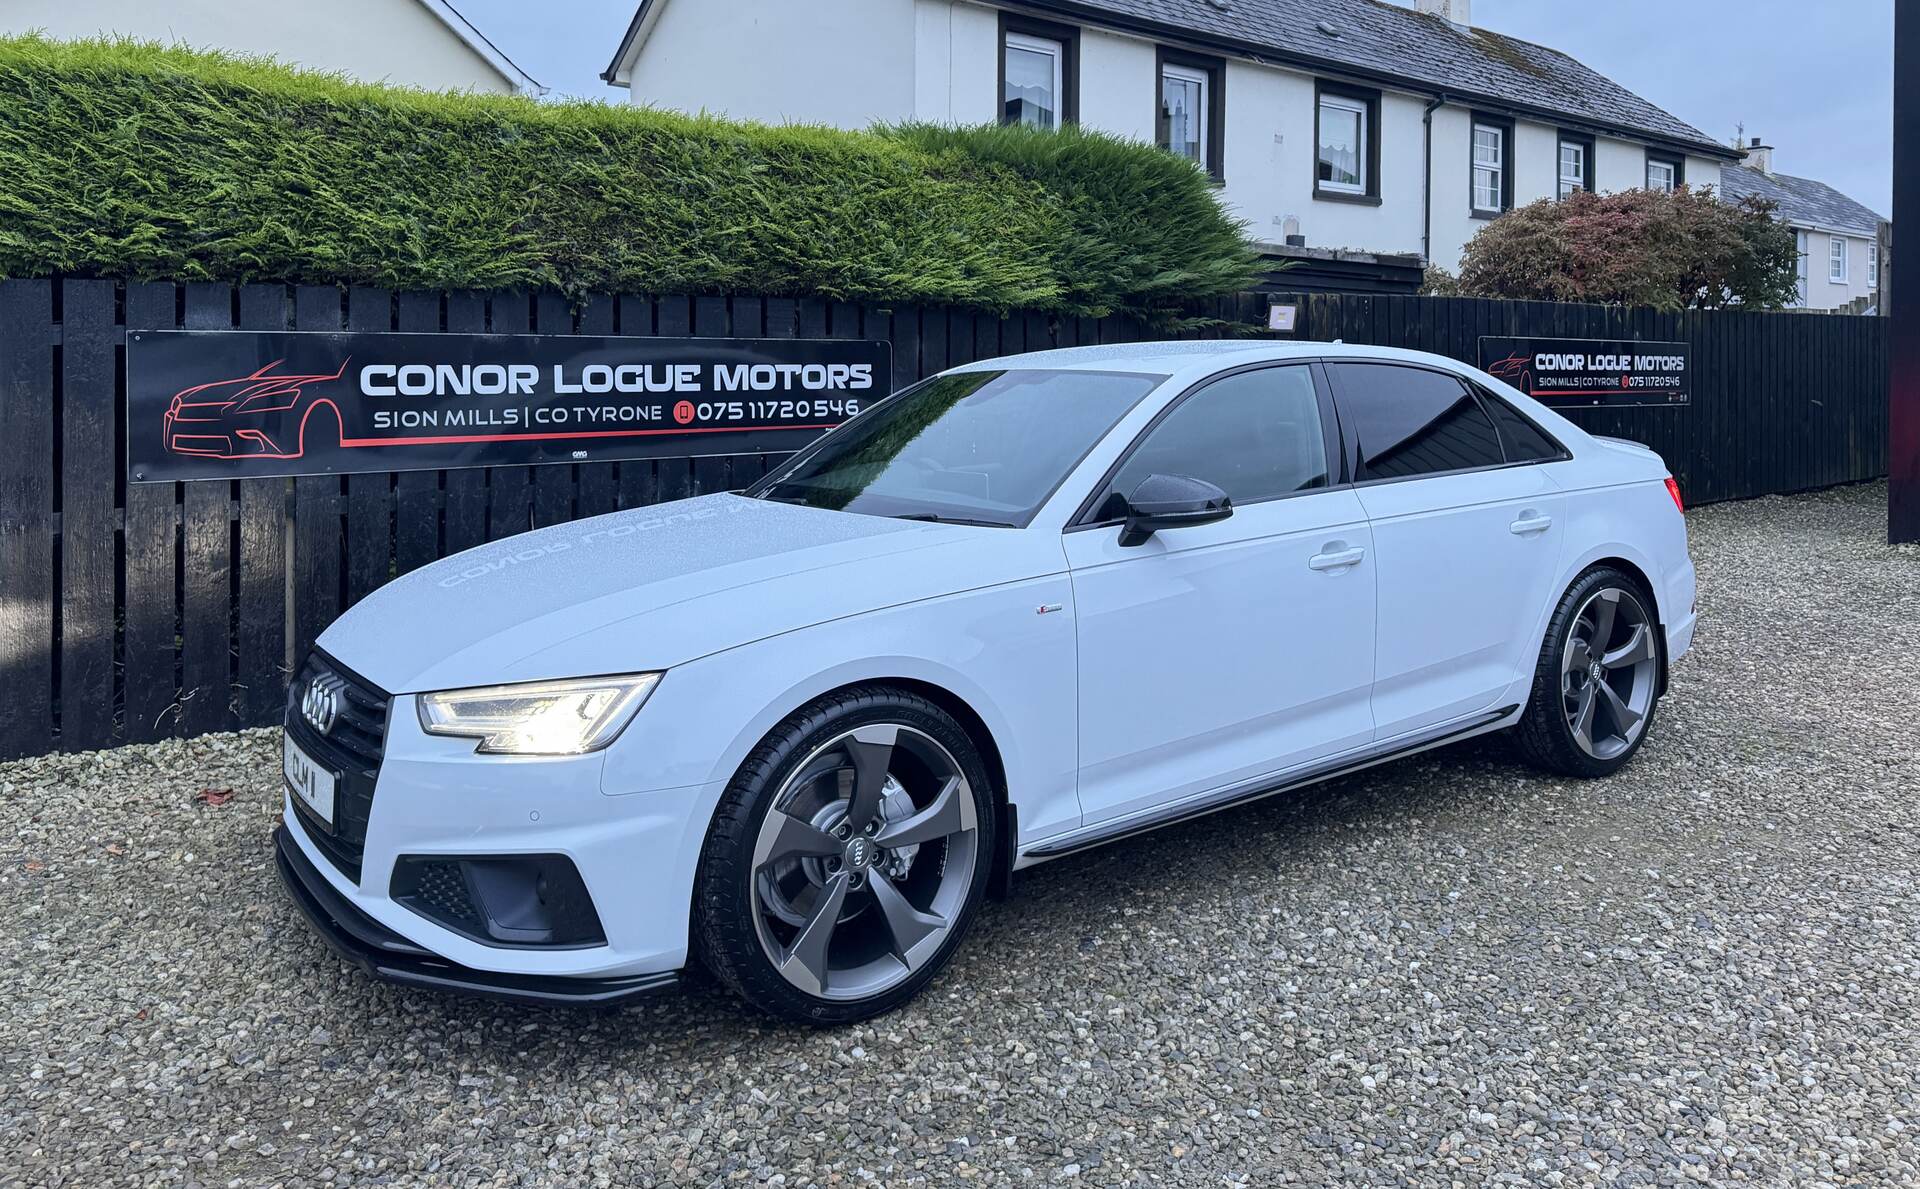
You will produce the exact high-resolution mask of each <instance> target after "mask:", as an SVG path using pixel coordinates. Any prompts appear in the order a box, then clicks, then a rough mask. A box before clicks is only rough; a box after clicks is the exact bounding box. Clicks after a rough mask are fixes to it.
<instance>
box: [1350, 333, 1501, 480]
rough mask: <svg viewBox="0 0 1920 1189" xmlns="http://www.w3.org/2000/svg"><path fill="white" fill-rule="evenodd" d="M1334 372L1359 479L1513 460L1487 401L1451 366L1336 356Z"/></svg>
mask: <svg viewBox="0 0 1920 1189" xmlns="http://www.w3.org/2000/svg"><path fill="white" fill-rule="evenodd" d="M1327 372H1328V374H1329V375H1330V376H1331V377H1332V379H1333V388H1334V399H1335V401H1336V402H1337V403H1338V405H1339V408H1340V428H1341V431H1342V433H1343V435H1344V436H1345V438H1346V441H1347V449H1348V450H1349V451H1350V452H1351V454H1352V456H1353V460H1354V478H1355V480H1356V481H1358V482H1361V483H1364V482H1366V481H1367V480H1369V479H1408V478H1413V477H1415V476H1418V475H1432V474H1439V473H1442V472H1446V471H1461V470H1469V469H1472V468H1474V467H1489V466H1499V465H1501V464H1502V463H1504V462H1505V461H1506V455H1505V453H1504V452H1503V451H1502V450H1501V448H1500V435H1499V434H1498V433H1496V432H1495V431H1494V428H1493V422H1492V421H1490V420H1488V418H1487V414H1486V413H1485V411H1483V410H1482V409H1481V408H1480V403H1479V402H1478V401H1476V400H1475V399H1474V396H1473V393H1471V392H1469V391H1468V390H1467V387H1466V385H1464V384H1462V383H1461V382H1460V381H1459V380H1457V379H1455V378H1454V377H1452V376H1450V375H1447V374H1445V373H1444V372H1434V371H1428V370H1426V369H1424V368H1417V367H1399V366H1396V365H1393V364H1382V363H1331V364H1328V365H1327Z"/></svg>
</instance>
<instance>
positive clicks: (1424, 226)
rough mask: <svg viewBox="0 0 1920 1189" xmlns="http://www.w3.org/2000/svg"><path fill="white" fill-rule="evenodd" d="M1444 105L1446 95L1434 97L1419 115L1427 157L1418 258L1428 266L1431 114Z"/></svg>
mask: <svg viewBox="0 0 1920 1189" xmlns="http://www.w3.org/2000/svg"><path fill="white" fill-rule="evenodd" d="M1446 103H1447V97H1446V95H1444V94H1440V95H1435V96H1434V97H1433V100H1432V102H1430V103H1428V104H1427V109H1426V110H1425V111H1424V112H1422V113H1420V126H1421V129H1422V131H1421V138H1422V140H1424V141H1425V142H1426V143H1425V152H1426V157H1427V160H1426V176H1425V178H1424V179H1423V180H1422V181H1421V184H1420V203H1421V210H1420V256H1421V258H1422V259H1424V260H1425V261H1426V262H1427V264H1428V265H1432V264H1433V113H1434V112H1436V111H1438V110H1439V109H1440V108H1442V107H1445V106H1446ZM1509 151H1511V150H1509Z"/></svg>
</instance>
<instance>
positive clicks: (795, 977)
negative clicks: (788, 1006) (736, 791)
mask: <svg viewBox="0 0 1920 1189" xmlns="http://www.w3.org/2000/svg"><path fill="white" fill-rule="evenodd" d="M974 814H975V810H974V802H973V792H972V789H971V786H970V785H969V784H968V782H967V779H966V775H965V773H964V772H963V771H962V770H961V767H960V764H959V761H957V760H956V759H955V758H954V756H953V754H952V753H951V752H949V751H948V750H947V749H946V748H945V747H944V746H942V745H941V744H940V743H939V742H938V741H937V740H935V739H934V738H933V737H932V736H931V735H928V734H927V733H925V732H924V731H921V730H919V729H917V728H915V727H911V726H908V725H906V724H903V723H873V724H870V725H866V726H861V727H857V728H855V729H853V730H851V731H848V732H846V733H845V734H843V735H840V736H838V737H836V738H834V739H831V740H828V741H827V742H826V743H823V744H821V745H820V746H819V747H818V748H816V749H815V750H814V751H813V752H812V753H811V754H810V755H808V756H807V757H806V758H805V759H804V760H802V761H801V762H800V764H799V765H798V766H797V767H795V768H794V769H793V771H792V773H791V775H789V776H788V777H787V778H786V780H785V781H784V782H783V784H782V786H781V788H780V790H779V791H778V792H777V793H776V794H775V795H774V797H773V804H772V806H771V807H770V808H769V810H768V812H767V815H766V818H765V821H764V822H763V824H762V826H761V829H760V833H759V837H758V838H757V839H756V841H755V846H754V854H753V863H752V873H751V875H750V876H749V888H750V891H751V894H752V898H753V907H754V925H755V929H756V932H757V933H758V935H759V939H760V944H761V948H762V950H763V952H764V953H765V955H766V957H767V959H768V960H769V961H770V962H771V963H772V965H773V967H774V969H775V970H776V971H778V972H779V974H780V975H781V976H782V977H784V978H785V979H786V980H787V981H788V982H790V983H792V984H793V985H794V986H795V987H797V988H799V989H800V990H801V991H804V992H806V993H807V994H809V995H816V996H820V997H822V998H826V999H863V998H868V997H871V996H874V995H878V994H882V993H884V992H886V991H887V990H889V989H890V988H892V987H894V986H897V985H898V984H899V983H901V982H903V981H905V980H906V979H907V978H909V977H911V976H912V975H913V973H914V972H915V971H917V970H920V969H921V968H922V967H924V966H925V965H926V963H927V962H928V961H929V960H930V959H931V958H932V957H933V956H934V954H935V953H937V952H938V951H939V949H940V947H941V945H942V944H943V943H944V942H945V941H946V939H947V938H948V937H949V936H950V935H951V931H952V929H953V927H954V926H955V924H956V923H957V922H958V920H959V917H960V915H961V911H962V909H963V907H964V905H965V903H966V900H967V896H968V893H969V889H970V887H971V885H972V881H973V876H974V872H975V871H976V869H977V866H978V863H979V860H980V855H979V847H978V835H977V829H978V822H977V821H976V820H975V816H974Z"/></svg>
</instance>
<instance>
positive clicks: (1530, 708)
mask: <svg viewBox="0 0 1920 1189" xmlns="http://www.w3.org/2000/svg"><path fill="white" fill-rule="evenodd" d="M1659 685H1660V622H1659V620H1658V618H1656V616H1655V615H1654V612H1653V599H1652V597H1651V596H1649V595H1648V594H1647V593H1646V590H1645V589H1644V588H1643V587H1642V586H1641V585H1640V583H1639V582H1638V581H1637V580H1636V579H1634V578H1633V577H1632V576H1631V575H1629V574H1626V573H1625V572H1623V571H1621V570H1618V569H1614V568H1613V567H1611V566H1600V567H1596V568H1594V569H1592V570H1589V571H1587V572H1586V573H1585V574H1582V575H1581V576H1580V577H1579V579H1577V580H1576V581H1575V582H1574V584H1573V586H1572V587H1570V588H1569V589H1568V590H1567V593H1566V594H1565V595H1564V596H1562V597H1561V600H1560V605H1559V606H1558V607H1557V608H1556V609H1555V611H1554V615H1553V619H1552V621H1551V622H1550V623H1549V624H1548V626H1547V636H1546V639H1545V641H1544V642H1543V643H1542V644H1541V648H1540V659H1539V664H1538V667H1537V668H1536V669H1535V672H1534V681H1533V692H1532V696H1531V698H1530V699H1529V701H1528V703H1527V709H1526V713H1525V715H1524V716H1523V717H1522V718H1521V720H1520V726H1519V730H1518V737H1519V743H1520V749H1521V751H1522V753H1523V754H1524V755H1525V756H1526V757H1527V759H1528V760H1530V761H1532V762H1533V763H1534V764H1536V765H1538V766H1539V767H1542V768H1545V769H1547V770H1548V771H1550V772H1556V773H1559V774H1561V775H1564V776H1581V777H1595V776H1607V775H1610V774H1612V773H1614V772H1616V771H1618V770H1619V769H1620V768H1621V767H1622V766H1623V765H1624V764H1626V762H1627V761H1628V760H1629V759H1631V758H1633V754H1634V752H1636V751H1638V750H1640V746H1641V744H1642V743H1644V742H1645V741H1646V737H1647V731H1648V729H1649V728H1650V727H1651V726H1652V725H1653V715H1654V711H1655V709H1656V708H1657V705H1658V702H1659V696H1660V689H1659Z"/></svg>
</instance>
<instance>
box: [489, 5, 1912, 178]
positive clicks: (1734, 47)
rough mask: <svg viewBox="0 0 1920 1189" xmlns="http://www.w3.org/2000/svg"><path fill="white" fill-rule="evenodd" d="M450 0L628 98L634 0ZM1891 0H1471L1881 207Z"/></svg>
mask: <svg viewBox="0 0 1920 1189" xmlns="http://www.w3.org/2000/svg"><path fill="white" fill-rule="evenodd" d="M701 2H702V3H713V2H714V0H701ZM790 2H792V0H790ZM894 2H895V3H901V4H905V3H908V2H909V0H894ZM454 3H455V6H456V7H458V8H459V9H460V10H461V11H462V12H463V13H465V14H466V15H467V17H468V18H469V19H471V20H472V21H473V23H474V24H475V25H478V26H479V27H480V29H481V30H482V31H483V32H485V33H486V34H487V36H489V37H491V38H492V39H493V40H494V41H495V43H497V44H498V45H499V46H500V48H501V49H503V50H505V51H506V53H507V54H508V56H510V57H512V58H513V59H514V60H515V61H516V62H518V63H519V64H520V66H521V67H522V68H523V69H525V70H526V71H527V72H528V73H529V74H531V75H533V76H534V77H535V78H537V79H539V80H540V81H541V82H543V83H545V84H547V85H548V86H550V87H552V88H553V89H554V91H555V92H556V93H561V94H567V95H576V96H581V97H584V98H589V99H609V100H624V99H625V98H626V93H625V92H624V91H617V90H614V89H613V88H611V87H608V86H607V85H606V84H604V83H602V82H601V81H600V77H599V75H600V71H601V70H603V69H605V67H606V64H607V60H608V59H609V58H611V57H612V56H613V51H614V49H615V47H616V46H617V45H618V44H619V42H620V34H621V33H622V32H624V31H625V29H626V27H627V22H628V21H629V20H630V19H631V18H632V16H633V10H634V8H635V7H636V3H637V0H559V2H555V0H548V2H547V3H542V4H528V3H526V2H525V0H454ZM1893 5H1894V0H1474V3H1473V19H1474V23H1475V24H1476V25H1479V26H1482V27H1483V28H1487V29H1492V30H1495V31H1496V32H1500V33H1508V34H1511V35H1513V36H1515V37H1522V38H1525V39H1526V40H1528V41H1537V42H1540V43H1542V44H1544V45H1549V46H1552V47H1553V48H1555V49H1557V50H1560V51H1562V52H1563V53H1568V54H1572V55H1573V56H1574V57H1576V58H1579V59H1580V60H1581V61H1583V62H1585V63H1586V64H1587V65H1589V66H1591V67H1593V68H1594V69H1596V70H1598V71H1600V72H1601V73H1602V74H1605V75H1608V76H1609V77H1611V78H1613V79H1614V80H1616V81H1617V82H1619V83H1620V84H1621V85H1623V86H1625V87H1626V88H1627V89H1629V90H1631V91H1634V92H1637V93H1638V94H1640V95H1642V96H1645V97H1646V98H1647V99H1650V100H1652V101H1653V102H1654V103H1657V104H1659V105H1660V106H1661V107H1663V108H1665V109H1666V110H1668V111H1670V112H1672V113H1673V114H1674V115H1676V116H1679V117H1680V118H1681V119H1683V120H1685V121H1687V122H1688V123H1690V124H1692V125H1694V126H1695V127H1696V128H1699V129H1700V130H1701V131H1703V132H1706V133H1707V134H1708V135H1710V136H1712V137H1714V138H1715V139H1718V140H1731V139H1732V138H1733V136H1734V133H1735V130H1736V129H1737V127H1738V126H1739V125H1741V124H1743V123H1744V124H1745V125H1746V129H1747V134H1748V135H1749V136H1761V137H1765V138H1766V139H1767V141H1768V143H1770V144H1772V145H1773V146H1774V155H1773V158H1774V168H1775V169H1776V170H1778V171H1780V172H1782V173H1790V174H1797V175H1799V176H1802V177H1811V178H1818V179H1819V180H1821V181H1823V182H1826V183H1827V184H1828V185H1831V186H1834V187H1836V188H1838V189H1840V190H1841V191H1843V192H1845V193H1847V194H1849V195H1851V196H1852V197H1853V198H1854V199H1856V200H1858V201H1860V202H1863V203H1865V204H1867V205H1868V206H1870V207H1872V208H1874V209H1875V210H1876V211H1878V212H1880V213H1881V214H1882V215H1885V214H1887V213H1888V211H1889V209H1890V208H1891V207H1892V205H1893V201H1892V192H1893V181H1892V177H1893V172H1892V157H1893V152H1892V141H1893V114H1892V112H1893V48H1892V46H1893V36H1892V34H1893Z"/></svg>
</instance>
